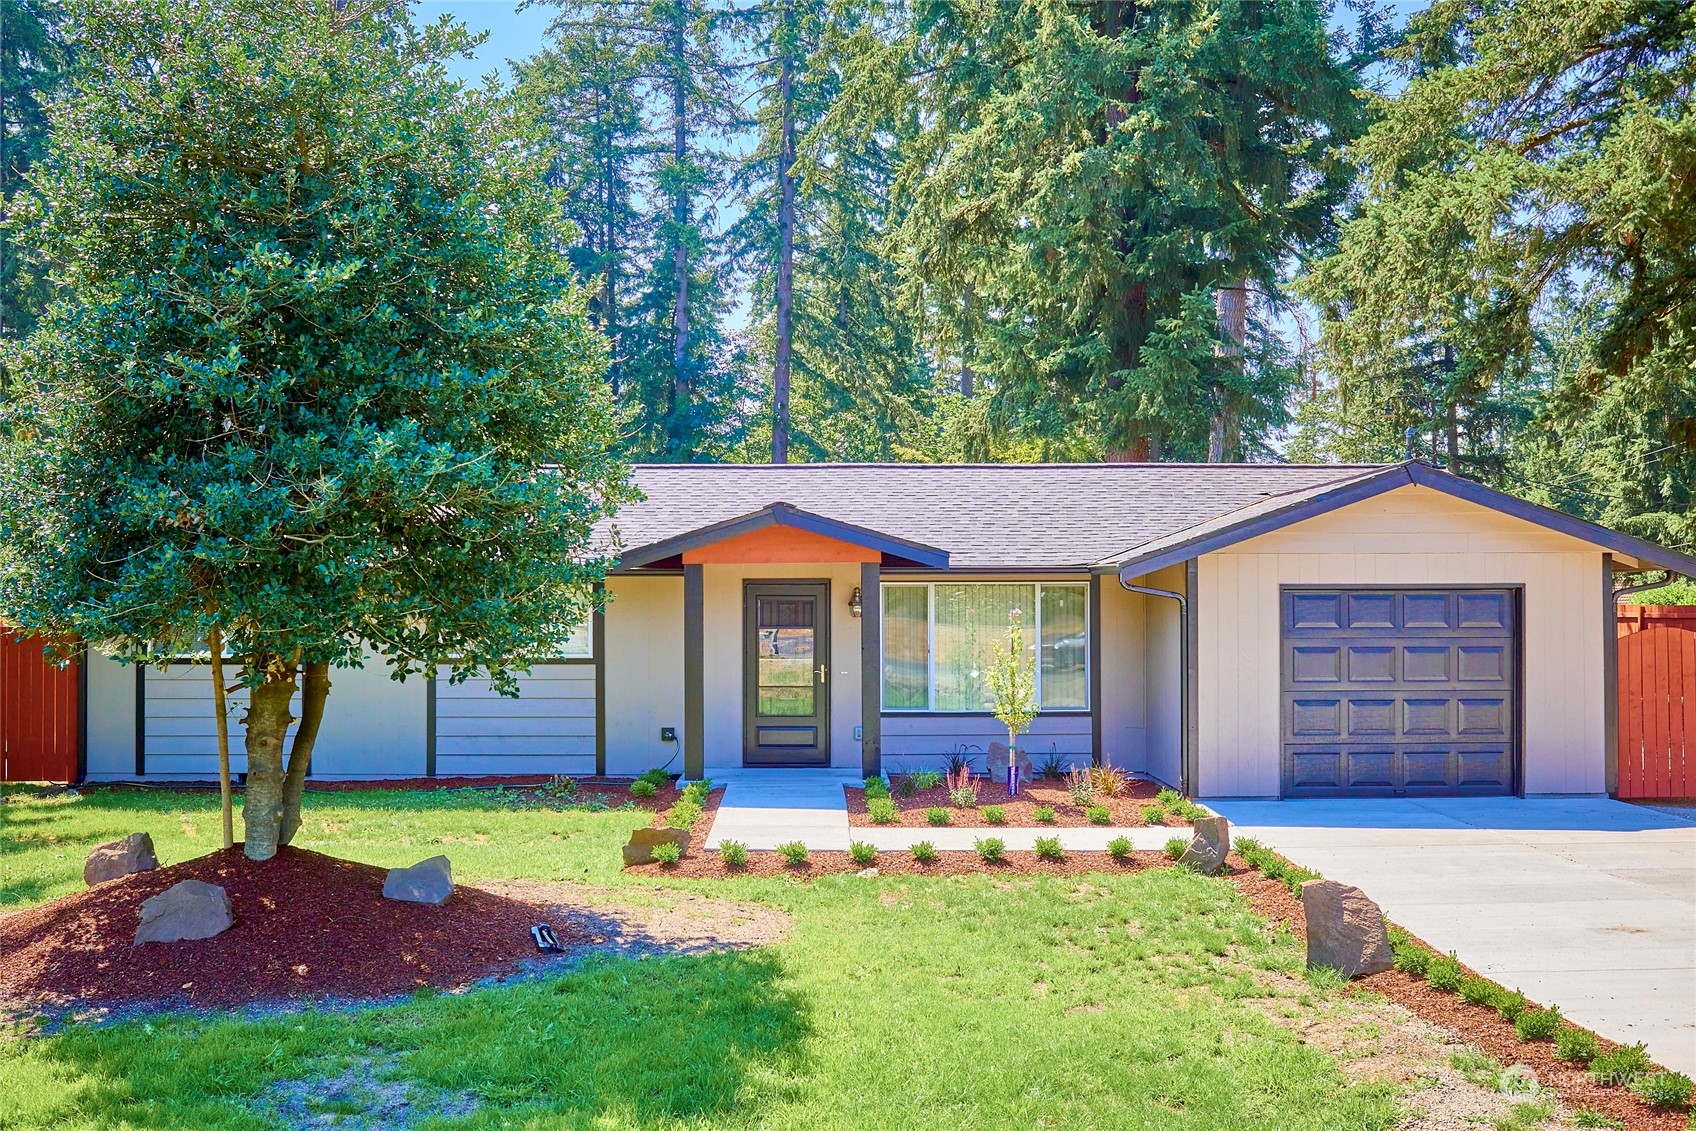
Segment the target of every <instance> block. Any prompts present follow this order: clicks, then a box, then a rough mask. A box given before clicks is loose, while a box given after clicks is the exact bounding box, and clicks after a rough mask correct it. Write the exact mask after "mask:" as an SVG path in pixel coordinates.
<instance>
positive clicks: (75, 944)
mask: <svg viewBox="0 0 1696 1131" xmlns="http://www.w3.org/2000/svg"><path fill="white" fill-rule="evenodd" d="M385 874H386V873H385V870H384V869H382V868H374V867H371V866H370V865H367V864H356V863H353V862H352V861H348V860H338V859H336V858H334V857H330V856H324V855H321V854H319V853H316V852H308V851H306V850H304V849H299V848H284V849H283V850H281V851H280V852H278V854H277V855H276V857H275V858H273V859H271V860H268V861H265V862H263V863H257V862H255V861H252V860H249V859H248V858H247V857H246V856H244V855H243V854H242V852H241V849H240V847H239V846H238V847H236V848H232V849H224V850H221V851H218V852H213V853H210V854H208V855H206V856H202V857H199V858H197V859H194V860H189V861H187V862H185V863H182V864H175V865H172V866H171V867H168V868H158V869H155V870H153V871H151V872H141V873H138V874H136V875H133V876H125V877H124V878H123V879H120V880H114V881H112V882H111V883H106V884H101V885H100V886H98V887H95V888H91V889H89V890H87V891H83V892H77V893H76V894H74V895H68V896H65V897H63V898H61V899H56V900H53V901H52V902H50V903H47V904H44V905H42V906H41V907H36V908H32V909H30V910H27V911H21V912H18V913H17V914H15V915H10V916H7V917H6V918H5V919H4V920H0V953H4V954H5V956H6V961H5V966H4V969H3V970H0V1002H5V1003H6V1004H7V1005H9V1006H12V1007H23V1008H32V1007H33V1008H46V1009H48V1010H64V1009H66V1008H69V1007H76V1008H79V1009H81V1008H87V1007H91V1006H93V1007H99V1006H108V1007H110V1006H125V1005H137V1004H146V1005H149V1006H153V1007H162V1008H208V1007H229V1006H236V1005H244V1004H247V1003H250V1002H258V1001H287V1000H296V1001H305V1000H313V999H320V998H342V997H357V998H373V997H382V996H387V995H393V994H398V993H405V992H408V991H411V990H413V989H416V988H417V987H419V986H426V985H428V986H437V987H444V988H446V987H455V986H460V985H465V984H467V983H470V982H474V981H476V980H478V979H481V978H484V977H487V976H489V975H490V974H492V973H494V972H496V971H498V970H501V969H503V968H505V967H508V966H509V965H511V964H512V963H514V962H516V961H517V960H518V959H520V958H523V957H527V956H530V955H533V954H535V953H536V949H535V942H534V941H533V940H532V939H531V937H530V928H531V926H532V925H534V924H535V923H536V922H538V918H537V913H538V912H537V908H536V907H535V906H534V905H531V904H528V903H523V902H520V901H518V900H513V899H507V898H503V897H501V896H498V895H494V894H491V893H489V892H486V891H480V890H478V889H477V888H473V887H464V886H461V887H459V888H457V889H456V890H455V891H454V894H453V896H452V898H450V899H449V900H448V902H447V903H446V904H444V905H442V906H441V907H429V906H425V905H423V904H417V903H400V902H397V901H395V900H390V899H384V898H383V894H382V892H383V878H384V876H385ZM188 879H196V880H204V881H206V882H207V883H212V884H217V885H219V886H221V887H223V888H224V889H225V890H226V891H227V892H228V893H229V896H230V902H231V905H232V907H233V909H234V912H235V925H234V926H233V927H231V928H230V929H229V930H227V931H225V932H223V933H222V934H220V935H215V936H213V937H212V938H209V939H200V940H196V941H192V942H179V943H148V944H145V945H143V946H134V945H132V940H133V938H134V935H135V929H136V924H137V923H138V922H139V919H140V908H141V904H142V901H144V900H146V899H148V898H150V897H152V896H154V895H157V894H158V893H159V892H161V891H164V890H165V889H166V888H168V887H170V886H171V885H173V884H176V883H178V882H180V881H182V880H188ZM555 928H556V930H560V933H561V938H562V940H563V939H565V938H566V937H567V936H570V937H571V941H572V942H574V943H575V942H579V941H581V940H580V939H579V938H578V937H577V936H576V935H575V934H574V931H575V928H574V926H573V925H572V924H571V923H568V922H567V923H560V924H556V925H555Z"/></svg>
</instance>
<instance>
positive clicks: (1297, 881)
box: [1283, 864, 1325, 895]
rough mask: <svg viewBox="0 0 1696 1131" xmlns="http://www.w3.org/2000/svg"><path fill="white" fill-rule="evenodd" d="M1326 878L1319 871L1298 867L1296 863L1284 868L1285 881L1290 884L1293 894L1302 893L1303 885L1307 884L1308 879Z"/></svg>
mask: <svg viewBox="0 0 1696 1131" xmlns="http://www.w3.org/2000/svg"><path fill="white" fill-rule="evenodd" d="M1324 878H1325V877H1323V876H1321V875H1320V874H1319V873H1318V872H1314V871H1310V870H1308V869H1306V868H1298V867H1296V866H1295V865H1294V864H1291V865H1290V866H1289V867H1287V868H1285V869H1284V876H1283V879H1284V882H1285V883H1286V884H1289V885H1290V894H1291V895H1300V894H1301V885H1303V884H1305V883H1306V882H1307V881H1309V880H1322V879H1324Z"/></svg>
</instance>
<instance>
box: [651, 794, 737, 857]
mask: <svg viewBox="0 0 1696 1131" xmlns="http://www.w3.org/2000/svg"><path fill="white" fill-rule="evenodd" d="M681 796H683V792H682V790H680V789H678V788H677V787H676V786H666V788H665V789H662V790H660V793H659V796H658V797H651V798H649V799H648V801H649V802H653V801H664V802H665V805H664V807H663V808H661V809H660V810H659V811H658V812H657V813H655V814H654V819H653V820H652V821H650V822H649V823H648V824H649V827H650V828H656V829H663V828H665V820H666V818H667V817H668V816H670V815H671V807H672V806H673V805H674V804H676V803H677V799H678V798H679V797H681ZM723 800H724V787H723V786H722V785H721V786H719V787H718V788H716V789H714V790H713V791H712V792H711V793H709V794H707V799H706V800H705V801H703V802H701V819H700V820H698V821H696V822H695V827H694V828H693V829H691V830H689V834H690V843H691V844H705V843H706V842H707V833H709V832H711V831H712V827H713V821H714V820H715V819H716V818H717V817H718V806H719V802H721V801H723ZM637 804H638V805H642V804H644V803H643V802H640V801H638V802H637Z"/></svg>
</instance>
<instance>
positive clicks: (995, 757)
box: [986, 742, 1035, 785]
mask: <svg viewBox="0 0 1696 1131" xmlns="http://www.w3.org/2000/svg"><path fill="white" fill-rule="evenodd" d="M1015 753H1016V757H1017V758H1018V760H1019V780H1020V781H1030V780H1031V779H1032V777H1034V776H1035V774H1034V772H1033V771H1032V769H1031V758H1030V755H1029V754H1026V753H1025V752H1024V751H1023V750H1019V751H1016V752H1015ZM986 772H987V773H988V775H989V780H990V781H991V782H994V783H995V784H997V785H1006V784H1007V744H1006V743H1005V742H992V743H990V744H989V763H988V769H987V771H986Z"/></svg>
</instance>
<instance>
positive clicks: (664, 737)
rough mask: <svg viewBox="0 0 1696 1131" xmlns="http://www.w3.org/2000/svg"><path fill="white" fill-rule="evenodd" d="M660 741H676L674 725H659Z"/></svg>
mask: <svg viewBox="0 0 1696 1131" xmlns="http://www.w3.org/2000/svg"><path fill="white" fill-rule="evenodd" d="M660 741H661V742H676V741H677V728H676V727H661V728H660Z"/></svg>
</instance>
